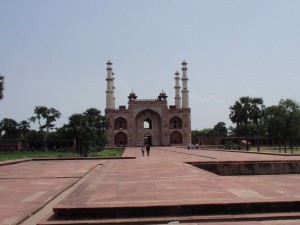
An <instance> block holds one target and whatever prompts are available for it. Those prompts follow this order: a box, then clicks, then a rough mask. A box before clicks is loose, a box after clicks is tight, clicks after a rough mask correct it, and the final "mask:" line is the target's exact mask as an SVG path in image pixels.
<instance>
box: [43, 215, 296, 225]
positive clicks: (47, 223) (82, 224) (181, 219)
mask: <svg viewBox="0 0 300 225" xmlns="http://www.w3.org/2000/svg"><path fill="white" fill-rule="evenodd" d="M270 220H272V221H285V220H293V221H298V222H300V212H286V213H253V214H233V215H232V214H225V215H200V216H199V215H198V216H169V217H141V218H119V219H83V220H80V219H78V220H76V219H75V220H59V219H55V216H54V214H53V215H51V216H50V217H48V218H45V219H44V220H43V221H41V222H40V223H38V224H37V225H71V224H73V225H95V224H99V225H101V224H118V225H129V224H133V225H141V224H172V223H173V224H176V223H180V224H192V223H193V224H194V223H216V224H220V225H221V224H226V225H230V224H235V223H236V222H239V224H240V225H241V224H242V222H250V221H270ZM247 224H248V223H247ZM295 224H297V223H295Z"/></svg>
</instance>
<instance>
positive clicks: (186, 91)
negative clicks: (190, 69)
mask: <svg viewBox="0 0 300 225" xmlns="http://www.w3.org/2000/svg"><path fill="white" fill-rule="evenodd" d="M181 65H182V78H181V80H182V90H181V93H182V108H189V89H188V85H187V82H188V80H189V78H188V77H187V74H186V71H187V67H186V65H187V62H186V61H185V60H183V62H182V63H181Z"/></svg>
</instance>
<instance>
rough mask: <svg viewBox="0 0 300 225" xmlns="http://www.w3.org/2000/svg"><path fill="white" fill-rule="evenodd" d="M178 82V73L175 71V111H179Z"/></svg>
mask: <svg viewBox="0 0 300 225" xmlns="http://www.w3.org/2000/svg"><path fill="white" fill-rule="evenodd" d="M179 80H180V77H179V73H178V71H176V73H175V86H174V88H175V105H176V108H177V109H180V108H181V95H180V88H181V87H180V84H179Z"/></svg>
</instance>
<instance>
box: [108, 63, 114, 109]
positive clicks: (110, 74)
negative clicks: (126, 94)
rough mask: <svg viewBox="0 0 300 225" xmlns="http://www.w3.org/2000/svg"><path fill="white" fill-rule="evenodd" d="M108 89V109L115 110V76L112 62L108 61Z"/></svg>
mask: <svg viewBox="0 0 300 225" xmlns="http://www.w3.org/2000/svg"><path fill="white" fill-rule="evenodd" d="M106 65H107V68H106V70H107V77H106V82H107V89H106V108H107V109H114V108H115V99H114V98H115V96H114V88H115V87H114V79H115V78H114V76H113V72H112V66H111V65H112V62H111V61H110V60H108V61H107V63H106Z"/></svg>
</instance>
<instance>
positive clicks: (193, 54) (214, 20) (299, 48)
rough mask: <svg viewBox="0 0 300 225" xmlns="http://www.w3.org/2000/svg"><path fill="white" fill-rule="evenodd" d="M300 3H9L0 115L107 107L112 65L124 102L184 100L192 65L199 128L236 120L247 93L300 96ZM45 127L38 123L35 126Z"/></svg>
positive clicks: (1, 25)
mask: <svg viewBox="0 0 300 225" xmlns="http://www.w3.org/2000/svg"><path fill="white" fill-rule="evenodd" d="M299 11H300V1H298V0H285V1H282V0H243V1H241V0H185V1H182V0H163V1H162V0H143V1H141V0H80V1H79V0H43V1H40V0H26V1H24V0H0V74H1V75H3V76H5V90H4V98H3V99H2V100H1V101H0V120H2V119H4V118H11V119H14V120H16V121H17V122H20V121H21V120H26V119H28V118H30V117H31V116H33V115H34V114H33V110H34V108H35V107H36V106H46V107H49V108H50V107H53V108H55V109H57V110H59V111H60V112H61V113H62V116H61V118H60V119H59V120H58V121H57V123H56V124H57V127H61V126H62V125H63V124H65V123H68V118H69V116H71V115H72V114H74V113H83V112H84V111H85V110H86V109H88V108H91V107H93V108H97V109H99V110H101V112H102V115H104V110H105V106H106V102H105V101H106V97H105V91H106V80H105V79H106V76H107V71H106V62H107V61H108V60H109V59H110V60H111V61H112V63H113V65H112V67H113V71H114V73H115V81H114V82H115V87H116V88H115V97H116V107H118V106H119V105H126V106H127V103H128V98H127V97H128V95H129V93H130V92H131V91H132V90H133V91H134V92H135V93H136V95H137V96H138V98H139V99H154V98H157V96H158V95H159V93H160V92H161V91H162V90H164V92H166V94H167V95H168V105H174V104H175V100H174V97H175V90H174V85H175V80H174V78H175V75H174V74H175V72H176V70H178V71H179V73H180V74H181V63H182V61H183V60H186V62H187V63H188V65H187V67H188V71H187V75H188V78H189V81H188V89H189V99H190V102H189V105H190V107H191V116H192V129H193V130H196V129H198V130H201V129H204V128H213V127H214V125H216V124H217V123H218V122H225V123H226V126H227V127H229V126H230V125H232V124H231V122H230V119H229V113H230V111H229V107H230V106H231V105H233V104H234V102H235V101H236V100H238V99H239V98H240V97H241V96H250V97H262V98H263V100H264V104H265V105H266V106H270V105H276V104H278V102H279V100H280V99H287V98H290V99H293V100H295V101H297V102H299V101H300V90H299V89H300V63H299V61H300V13H299ZM35 126H37V125H33V124H32V127H33V128H34V127H35Z"/></svg>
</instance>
